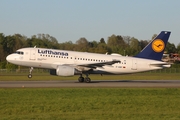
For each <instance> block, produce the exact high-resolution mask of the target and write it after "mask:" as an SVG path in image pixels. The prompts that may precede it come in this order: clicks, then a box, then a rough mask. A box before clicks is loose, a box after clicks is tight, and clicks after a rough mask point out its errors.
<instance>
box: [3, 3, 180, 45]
mask: <svg viewBox="0 0 180 120" xmlns="http://www.w3.org/2000/svg"><path fill="white" fill-rule="evenodd" d="M164 30H165V31H166V30H167V31H171V32H172V33H171V36H170V39H169V42H170V43H174V44H175V45H176V46H177V45H178V44H179V43H180V0H172V1H170V0H0V33H4V34H5V35H6V36H7V35H13V34H16V33H19V34H22V35H25V36H27V37H31V36H32V35H37V34H39V33H44V34H49V35H51V36H53V37H55V38H56V39H57V40H58V42H59V43H61V42H66V41H73V42H75V41H77V40H78V39H79V38H81V37H85V38H86V39H87V40H88V41H93V40H96V41H99V40H100V39H101V38H104V39H105V40H107V38H108V37H109V36H111V35H112V34H115V35H122V36H131V37H135V38H137V39H139V40H150V39H151V37H152V36H153V34H159V33H160V31H164Z"/></svg>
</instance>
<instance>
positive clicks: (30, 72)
mask: <svg viewBox="0 0 180 120" xmlns="http://www.w3.org/2000/svg"><path fill="white" fill-rule="evenodd" d="M32 71H33V67H30V69H29V75H28V78H32Z"/></svg>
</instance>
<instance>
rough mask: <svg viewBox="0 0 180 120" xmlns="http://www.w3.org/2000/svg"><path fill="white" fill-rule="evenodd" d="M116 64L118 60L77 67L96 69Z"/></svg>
mask: <svg viewBox="0 0 180 120" xmlns="http://www.w3.org/2000/svg"><path fill="white" fill-rule="evenodd" d="M118 62H120V60H112V61H108V62H98V63H90V64H80V65H77V66H81V67H87V68H97V67H102V66H105V65H112V64H115V63H118Z"/></svg>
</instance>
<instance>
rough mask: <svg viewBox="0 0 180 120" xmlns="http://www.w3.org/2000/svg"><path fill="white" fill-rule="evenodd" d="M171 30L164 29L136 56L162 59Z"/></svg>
mask: <svg viewBox="0 0 180 120" xmlns="http://www.w3.org/2000/svg"><path fill="white" fill-rule="evenodd" d="M170 34H171V32H168V31H162V32H161V33H160V34H159V35H158V36H156V38H155V39H154V40H152V41H151V42H150V43H149V44H148V45H147V46H146V47H145V48H144V49H143V50H142V51H141V52H140V53H139V54H137V55H136V56H134V57H138V58H145V59H152V60H159V61H161V59H162V56H163V53H164V49H165V47H166V44H167V41H168V39H169V36H170Z"/></svg>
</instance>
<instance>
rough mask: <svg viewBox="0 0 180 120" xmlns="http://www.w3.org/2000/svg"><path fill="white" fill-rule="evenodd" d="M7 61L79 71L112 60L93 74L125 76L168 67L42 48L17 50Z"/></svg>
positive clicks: (133, 59) (99, 55) (152, 63)
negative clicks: (69, 68)
mask: <svg viewBox="0 0 180 120" xmlns="http://www.w3.org/2000/svg"><path fill="white" fill-rule="evenodd" d="M7 60H8V61H9V62H11V63H13V64H16V65H21V66H28V67H37V68H47V69H56V68H57V67H58V66H59V65H68V66H73V67H74V68H76V69H78V70H81V71H87V70H88V69H89V68H88V67H87V68H86V67H81V65H88V64H97V63H103V62H108V61H113V60H119V61H120V62H118V63H115V64H112V65H104V66H102V67H98V66H97V67H96V68H95V69H94V73H95V74H96V73H97V74H98V73H109V74H127V73H135V72H143V71H149V70H156V69H162V68H164V67H170V66H169V65H167V64H166V63H165V62H161V61H156V60H150V59H142V58H136V57H126V56H120V55H106V54H96V53H87V52H75V51H67V50H55V49H44V48H22V49H19V50H18V53H13V54H11V55H9V56H8V57H7ZM96 71H97V72H96Z"/></svg>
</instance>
